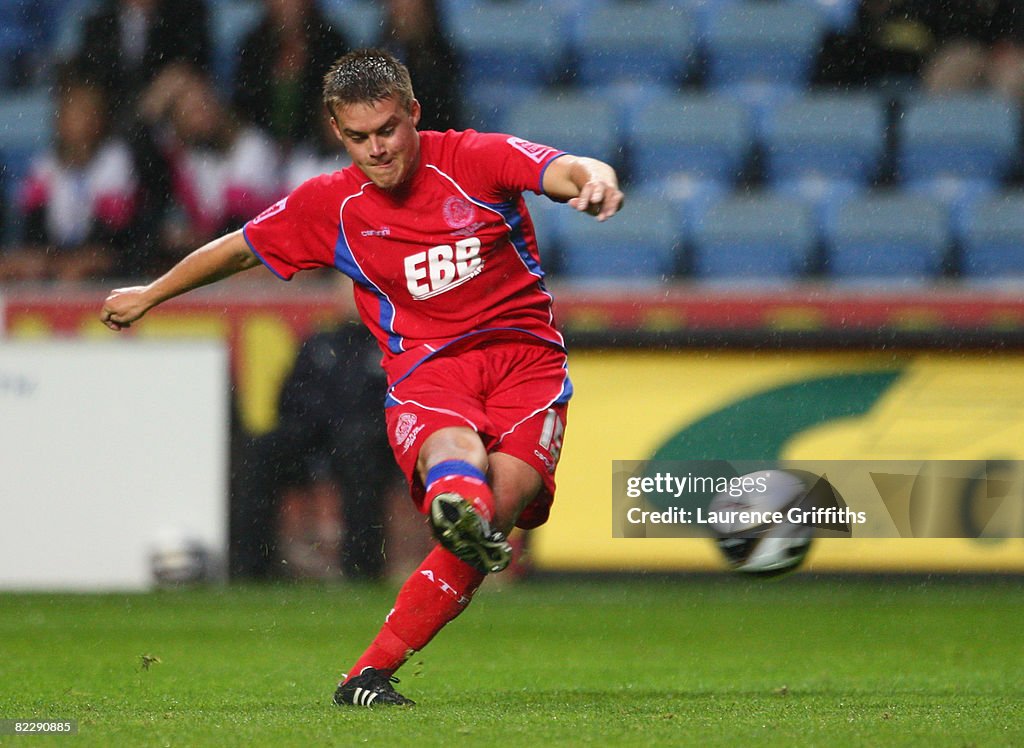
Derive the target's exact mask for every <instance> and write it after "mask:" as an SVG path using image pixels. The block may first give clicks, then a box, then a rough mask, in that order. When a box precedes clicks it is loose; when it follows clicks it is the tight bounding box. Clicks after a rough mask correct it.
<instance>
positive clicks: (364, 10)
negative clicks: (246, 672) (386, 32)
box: [320, 0, 384, 48]
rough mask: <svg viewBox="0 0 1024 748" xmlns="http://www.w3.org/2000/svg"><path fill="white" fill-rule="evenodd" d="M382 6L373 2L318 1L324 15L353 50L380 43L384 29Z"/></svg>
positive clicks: (346, 0) (355, 0)
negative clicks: (335, 25)
mask: <svg viewBox="0 0 1024 748" xmlns="http://www.w3.org/2000/svg"><path fill="white" fill-rule="evenodd" d="M383 5H384V3H378V2H374V0H320V7H321V8H322V9H323V12H324V15H325V16H326V17H327V18H328V19H329V20H331V21H333V22H334V23H336V24H337V25H338V28H340V29H341V32H342V33H343V34H344V35H345V39H346V40H347V41H348V43H349V44H350V45H352V46H353V48H355V47H373V46H375V45H377V44H379V43H380V37H381V33H382V32H383V28H384V8H383Z"/></svg>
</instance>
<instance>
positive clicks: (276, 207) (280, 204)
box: [252, 197, 288, 225]
mask: <svg viewBox="0 0 1024 748" xmlns="http://www.w3.org/2000/svg"><path fill="white" fill-rule="evenodd" d="M287 204H288V198H287V197H282V198H281V199H280V200H278V201H277V202H276V203H274V204H273V205H271V206H270V207H269V208H267V209H266V210H265V211H263V212H262V213H260V214H259V215H258V216H256V217H255V218H253V219H252V222H253V225H256V224H257V223H259V222H260V221H265V220H267V219H268V218H270V217H272V216H276V215H277V214H278V213H280V212H281V211H282V210H284V206H285V205H287Z"/></svg>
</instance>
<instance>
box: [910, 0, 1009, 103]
mask: <svg viewBox="0 0 1024 748" xmlns="http://www.w3.org/2000/svg"><path fill="white" fill-rule="evenodd" d="M926 5H927V6H928V8H929V13H930V16H931V21H930V24H931V27H932V29H934V31H935V36H936V38H937V39H938V41H939V47H938V49H937V50H936V51H935V53H934V54H933V55H932V57H931V58H930V59H929V60H928V62H927V64H926V65H925V67H924V70H923V72H922V75H923V78H924V85H925V89H926V90H927V91H929V92H930V93H943V92H951V91H966V90H969V89H975V88H987V89H990V90H992V91H995V92H996V93H999V94H1002V95H1003V96H1006V97H1008V98H1012V99H1016V100H1018V101H1019V100H1021V99H1022V98H1024V5H1021V3H1020V2H1019V0H963V1H962V2H958V3H948V4H947V3H927V4H926Z"/></svg>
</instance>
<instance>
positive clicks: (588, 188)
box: [569, 179, 625, 221]
mask: <svg viewBox="0 0 1024 748" xmlns="http://www.w3.org/2000/svg"><path fill="white" fill-rule="evenodd" d="M624 200H625V195H624V194H623V192H622V190H620V189H619V187H618V185H616V184H614V183H612V182H608V181H606V180H603V179H592V180H590V181H589V182H587V183H586V184H585V185H583V187H582V188H580V194H579V195H578V196H577V197H574V198H572V199H570V200H569V205H570V206H571V207H573V208H575V209H576V210H578V211H580V212H585V213H589V214H590V215H592V216H594V217H596V218H597V220H598V221H607V220H608V219H609V218H611V217H612V216H613V215H615V214H616V213H618V212H619V209H620V208H621V207H622V203H623V201H624Z"/></svg>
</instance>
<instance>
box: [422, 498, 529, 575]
mask: <svg viewBox="0 0 1024 748" xmlns="http://www.w3.org/2000/svg"><path fill="white" fill-rule="evenodd" d="M430 526H431V527H432V528H433V530H434V536H435V537H436V538H437V540H438V542H439V543H440V544H441V545H442V546H444V547H445V548H447V549H448V550H449V551H451V552H452V553H454V554H455V555H456V556H457V557H459V558H460V559H462V560H463V561H465V562H466V563H467V564H469V565H471V566H474V567H476V568H477V569H479V570H480V571H482V572H484V573H488V572H498V571H501V570H502V569H504V568H505V567H506V566H508V563H509V561H510V560H511V559H512V546H510V545H509V544H508V540H506V539H505V535H504V534H503V533H501V532H498V531H497V530H492V529H491V525H490V523H489V522H488V521H487V520H486V519H484V518H483V517H481V516H480V514H479V513H478V512H477V511H476V509H474V508H473V505H472V504H470V503H469V502H468V501H466V499H464V498H463V497H462V496H459V494H457V493H441V494H438V495H437V496H435V497H434V500H433V501H432V502H431V504H430Z"/></svg>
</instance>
